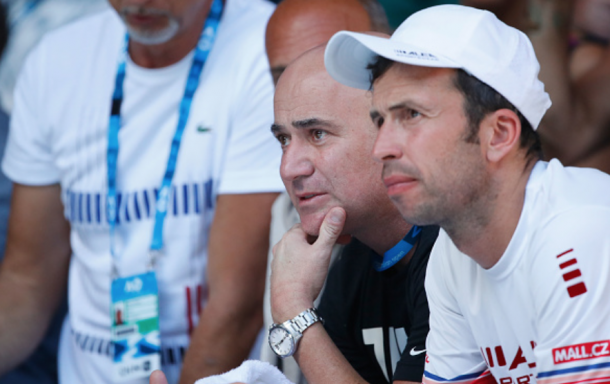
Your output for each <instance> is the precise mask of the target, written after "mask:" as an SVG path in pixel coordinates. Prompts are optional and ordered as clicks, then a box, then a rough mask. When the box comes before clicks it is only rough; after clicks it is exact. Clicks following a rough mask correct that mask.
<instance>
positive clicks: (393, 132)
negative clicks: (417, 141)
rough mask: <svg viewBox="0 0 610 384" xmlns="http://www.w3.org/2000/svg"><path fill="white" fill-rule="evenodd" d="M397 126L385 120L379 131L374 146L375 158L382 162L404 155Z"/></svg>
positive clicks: (401, 138)
mask: <svg viewBox="0 0 610 384" xmlns="http://www.w3.org/2000/svg"><path fill="white" fill-rule="evenodd" d="M398 133H399V132H398V130H397V129H396V127H394V126H392V125H391V123H389V122H385V123H384V124H383V125H382V126H381V128H379V131H378V132H377V139H376V140H375V146H374V147H373V158H374V159H375V161H378V162H380V163H382V162H384V161H389V160H395V159H399V158H401V157H402V146H401V144H402V140H404V137H401V135H399V134H398Z"/></svg>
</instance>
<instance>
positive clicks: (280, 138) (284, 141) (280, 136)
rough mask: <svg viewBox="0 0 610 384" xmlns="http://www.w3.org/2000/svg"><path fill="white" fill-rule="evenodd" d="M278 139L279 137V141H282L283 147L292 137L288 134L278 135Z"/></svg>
mask: <svg viewBox="0 0 610 384" xmlns="http://www.w3.org/2000/svg"><path fill="white" fill-rule="evenodd" d="M276 139H277V141H279V142H280V145H281V146H282V147H285V146H287V145H288V144H290V139H288V137H287V136H286V135H277V136H276Z"/></svg>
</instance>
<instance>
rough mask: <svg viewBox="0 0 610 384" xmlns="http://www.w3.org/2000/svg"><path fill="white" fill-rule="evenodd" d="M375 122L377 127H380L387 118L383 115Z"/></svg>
mask: <svg viewBox="0 0 610 384" xmlns="http://www.w3.org/2000/svg"><path fill="white" fill-rule="evenodd" d="M373 123H374V124H375V126H376V127H377V129H380V128H381V127H383V123H385V120H384V119H383V117H378V118H376V119H375V121H374V122H373Z"/></svg>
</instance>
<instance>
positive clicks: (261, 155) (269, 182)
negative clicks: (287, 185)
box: [219, 32, 284, 194]
mask: <svg viewBox="0 0 610 384" xmlns="http://www.w3.org/2000/svg"><path fill="white" fill-rule="evenodd" d="M261 33H262V34H261V36H264V32H261ZM260 40H261V41H260V47H258V48H257V49H258V51H257V53H256V57H255V60H254V61H253V63H252V66H251V67H250V68H249V71H248V73H247V76H246V78H245V79H246V80H245V82H244V87H243V88H242V89H241V90H240V91H239V92H238V97H237V99H238V102H237V103H236V104H235V105H236V108H234V114H233V116H232V117H231V120H232V121H231V137H230V139H229V143H228V147H227V154H226V160H225V163H224V169H223V174H222V177H221V184H220V186H219V193H221V194H223V193H252V192H254V193H256V192H280V191H283V190H284V185H283V183H282V180H281V179H280V160H281V148H280V145H279V144H278V143H277V141H276V140H275V138H274V137H273V135H272V134H271V131H270V127H271V124H272V123H273V93H274V88H273V82H272V79H271V72H270V70H269V64H268V62H267V59H266V57H265V54H264V47H263V43H262V38H261V39H260ZM256 43H257V44H259V41H258V40H256ZM251 49H253V48H251Z"/></svg>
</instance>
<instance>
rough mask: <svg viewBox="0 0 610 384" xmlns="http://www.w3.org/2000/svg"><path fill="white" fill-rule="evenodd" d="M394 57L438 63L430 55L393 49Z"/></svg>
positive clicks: (434, 57) (435, 58)
mask: <svg viewBox="0 0 610 384" xmlns="http://www.w3.org/2000/svg"><path fill="white" fill-rule="evenodd" d="M394 52H395V53H396V55H398V56H401V57H408V58H410V59H421V60H433V61H438V58H437V57H436V56H434V55H433V54H431V53H427V52H417V51H405V50H402V49H395V50H394Z"/></svg>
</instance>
